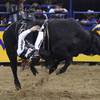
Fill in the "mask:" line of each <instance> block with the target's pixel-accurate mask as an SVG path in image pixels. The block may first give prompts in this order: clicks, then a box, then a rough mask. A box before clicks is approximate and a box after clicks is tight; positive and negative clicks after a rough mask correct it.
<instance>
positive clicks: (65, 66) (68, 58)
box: [56, 57, 72, 75]
mask: <svg viewBox="0 0 100 100" xmlns="http://www.w3.org/2000/svg"><path fill="white" fill-rule="evenodd" d="M71 62H72V57H67V58H66V59H65V64H64V66H63V67H62V68H60V69H58V70H57V72H56V75H58V74H62V73H64V72H66V70H67V68H68V66H69V65H70V63H71Z"/></svg>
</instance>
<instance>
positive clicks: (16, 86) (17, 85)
mask: <svg viewBox="0 0 100 100" xmlns="http://www.w3.org/2000/svg"><path fill="white" fill-rule="evenodd" d="M15 88H16V90H20V89H21V85H20V83H19V82H18V83H17V82H15Z"/></svg>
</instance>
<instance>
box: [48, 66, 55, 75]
mask: <svg viewBox="0 0 100 100" xmlns="http://www.w3.org/2000/svg"><path fill="white" fill-rule="evenodd" d="M56 69H57V67H51V68H50V69H49V74H52V73H53V72H54V71H55V70H56Z"/></svg>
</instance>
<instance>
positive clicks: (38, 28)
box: [30, 25, 40, 31]
mask: <svg viewBox="0 0 100 100" xmlns="http://www.w3.org/2000/svg"><path fill="white" fill-rule="evenodd" d="M30 30H31V31H39V30H40V26H38V25H36V26H33V27H32V28H30Z"/></svg>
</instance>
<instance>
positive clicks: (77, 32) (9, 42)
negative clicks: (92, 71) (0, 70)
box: [3, 18, 100, 90]
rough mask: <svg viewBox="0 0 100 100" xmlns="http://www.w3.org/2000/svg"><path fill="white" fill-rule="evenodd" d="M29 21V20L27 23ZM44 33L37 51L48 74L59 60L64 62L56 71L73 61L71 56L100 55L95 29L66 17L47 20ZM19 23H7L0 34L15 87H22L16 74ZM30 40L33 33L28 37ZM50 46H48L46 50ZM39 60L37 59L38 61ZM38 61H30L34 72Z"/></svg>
mask: <svg viewBox="0 0 100 100" xmlns="http://www.w3.org/2000/svg"><path fill="white" fill-rule="evenodd" d="M26 22H27V23H28V24H27V25H28V27H31V26H33V24H34V25H40V26H41V25H42V24H43V22H44V21H36V20H34V21H26ZM30 23H32V24H31V25H30ZM45 26H46V33H47V35H46V36H45V39H44V42H43V43H44V46H41V48H40V51H39V54H40V57H41V58H42V59H44V60H45V63H46V66H49V67H48V68H49V73H52V72H53V71H55V70H56V69H57V66H58V65H59V63H60V62H61V61H65V63H64V66H63V67H62V68H60V69H59V70H58V71H57V72H56V74H61V73H64V72H65V71H66V70H67V68H68V66H69V65H70V64H71V62H72V58H73V57H75V56H78V54H80V53H83V54H86V55H91V54H93V55H95V54H100V36H99V35H98V34H95V32H93V33H90V32H88V31H86V30H84V29H83V27H82V26H81V25H80V24H79V23H78V22H77V21H76V20H75V19H73V18H68V19H50V20H48V21H47V23H46V25H45ZM20 27H21V23H20V21H19V22H15V23H13V24H12V25H10V26H9V27H8V28H7V29H6V30H5V32H4V34H3V40H4V44H5V46H6V52H7V55H8V57H9V59H10V63H11V69H12V72H13V76H14V83H15V87H16V89H17V90H19V89H21V84H20V82H19V79H18V76H17V52H16V50H17V41H18V40H17V37H18V30H19V28H20ZM29 38H31V41H32V43H33V42H34V39H35V38H36V37H35V36H29ZM48 48H49V49H48ZM38 61H39V60H38ZM38 61H36V62H35V61H32V63H31V64H30V68H31V71H32V73H33V74H34V75H36V73H38V72H37V70H36V68H35V67H34V65H35V64H36V63H37V62H38Z"/></svg>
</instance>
